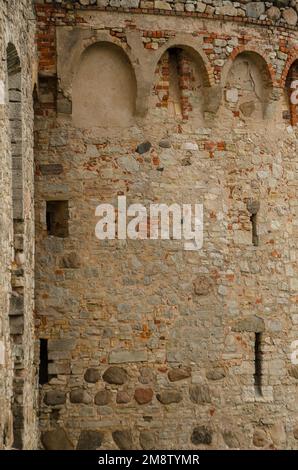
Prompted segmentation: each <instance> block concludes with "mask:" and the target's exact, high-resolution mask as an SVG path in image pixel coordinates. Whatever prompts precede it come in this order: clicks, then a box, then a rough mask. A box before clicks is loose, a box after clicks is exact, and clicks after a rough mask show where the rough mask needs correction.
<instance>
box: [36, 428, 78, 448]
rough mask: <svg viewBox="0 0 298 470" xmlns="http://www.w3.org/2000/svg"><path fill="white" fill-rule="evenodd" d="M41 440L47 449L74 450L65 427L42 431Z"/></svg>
mask: <svg viewBox="0 0 298 470" xmlns="http://www.w3.org/2000/svg"><path fill="white" fill-rule="evenodd" d="M41 442H42V445H43V446H44V448H45V449H46V450H73V444H72V442H71V441H70V440H69V438H68V435H67V433H66V431H65V429H63V428H57V429H53V430H52V431H46V432H44V433H42V434H41Z"/></svg>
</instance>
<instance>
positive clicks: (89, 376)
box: [84, 368, 100, 384]
mask: <svg viewBox="0 0 298 470" xmlns="http://www.w3.org/2000/svg"><path fill="white" fill-rule="evenodd" d="M84 379H85V380H86V382H89V383H92V384H95V383H96V382H98V381H99V379H100V372H99V370H98V369H94V368H90V369H87V370H86V372H85V375H84Z"/></svg>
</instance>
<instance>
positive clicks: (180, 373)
mask: <svg viewBox="0 0 298 470" xmlns="http://www.w3.org/2000/svg"><path fill="white" fill-rule="evenodd" d="M168 377H169V381H170V382H177V381H178V380H184V379H188V378H189V377H191V368H190V367H175V368H174V369H171V370H169V372H168Z"/></svg>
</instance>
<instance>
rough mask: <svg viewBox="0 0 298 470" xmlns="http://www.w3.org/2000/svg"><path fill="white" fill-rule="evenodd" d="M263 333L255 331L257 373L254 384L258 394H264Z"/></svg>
mask: <svg viewBox="0 0 298 470" xmlns="http://www.w3.org/2000/svg"><path fill="white" fill-rule="evenodd" d="M261 341H262V334H261V333H255V373H254V385H255V391H256V394H257V395H259V396H260V395H262V368H263V367H262V366H263V364H262V344H261Z"/></svg>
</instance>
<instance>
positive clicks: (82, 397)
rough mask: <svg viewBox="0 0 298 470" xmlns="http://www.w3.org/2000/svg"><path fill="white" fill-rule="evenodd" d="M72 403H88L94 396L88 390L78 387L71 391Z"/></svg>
mask: <svg viewBox="0 0 298 470" xmlns="http://www.w3.org/2000/svg"><path fill="white" fill-rule="evenodd" d="M70 402H71V403H85V404H86V405H88V404H89V403H91V402H92V398H91V396H90V395H89V393H88V392H86V390H82V389H78V390H72V391H71V392H70Z"/></svg>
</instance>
